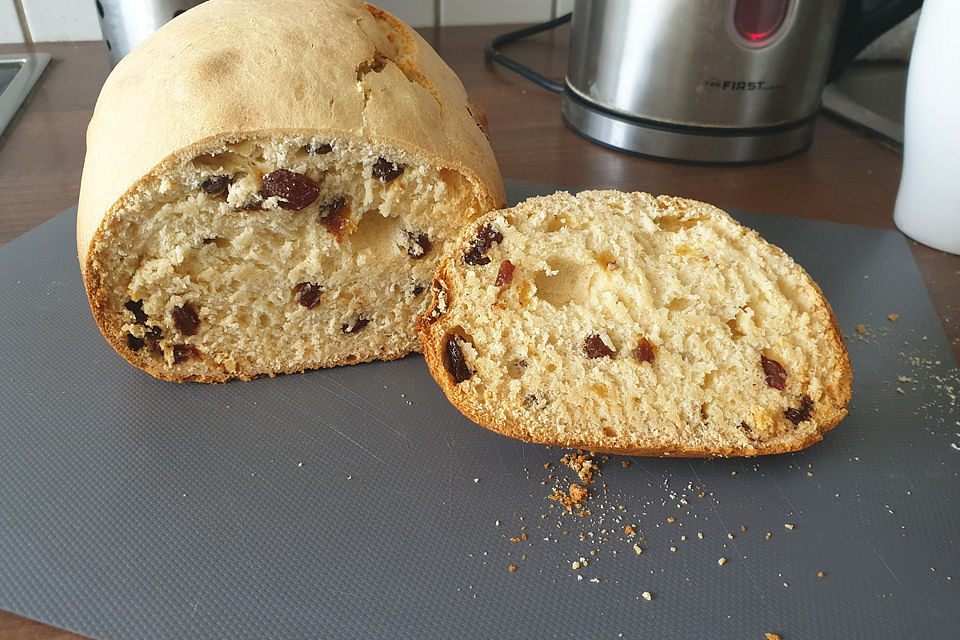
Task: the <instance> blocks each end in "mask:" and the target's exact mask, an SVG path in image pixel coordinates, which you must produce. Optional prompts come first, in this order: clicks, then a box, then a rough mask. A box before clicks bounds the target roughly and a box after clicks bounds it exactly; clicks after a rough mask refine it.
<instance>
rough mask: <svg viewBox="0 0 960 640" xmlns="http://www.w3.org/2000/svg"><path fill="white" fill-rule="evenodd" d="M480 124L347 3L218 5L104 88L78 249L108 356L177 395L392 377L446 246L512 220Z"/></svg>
mask: <svg viewBox="0 0 960 640" xmlns="http://www.w3.org/2000/svg"><path fill="white" fill-rule="evenodd" d="M484 124H485V123H484V121H483V114H482V111H481V110H480V109H479V108H478V107H476V106H475V105H470V104H469V103H468V101H467V96H466V94H465V92H464V89H463V87H462V85H461V84H460V81H459V80H458V79H457V77H456V75H455V74H454V73H453V71H451V70H450V69H449V68H448V67H447V66H446V65H445V64H444V63H443V61H442V60H441V59H440V58H439V57H438V56H437V54H436V53H435V52H434V51H433V50H432V49H431V48H430V47H429V45H427V44H426V43H425V42H424V40H423V39H422V38H420V36H418V35H417V34H416V33H415V32H414V31H413V30H411V29H410V28H409V27H407V26H406V25H404V24H403V23H401V22H400V21H399V20H397V19H396V18H394V17H393V16H391V15H389V14H387V13H385V12H384V11H381V10H380V9H377V8H376V7H373V6H371V5H367V4H364V3H359V2H352V1H348V0H274V1H271V2H263V1H262V0H211V1H209V2H206V3H204V4H202V5H200V6H199V7H197V8H195V9H191V10H190V11H188V12H186V13H185V14H183V15H182V16H180V17H178V18H176V19H174V20H173V21H172V22H170V23H169V24H167V25H166V26H164V27H163V28H162V29H160V30H159V31H158V32H157V33H155V34H154V35H152V36H151V37H150V38H148V39H147V40H146V41H145V42H144V43H143V44H142V45H141V46H139V47H138V48H137V49H136V50H135V51H133V52H132V53H131V54H130V55H128V56H127V57H126V58H124V59H123V60H122V61H121V62H120V64H119V65H118V66H117V67H116V69H115V70H114V71H113V73H111V74H110V77H109V78H108V79H107V82H106V84H105V85H104V88H103V91H102V93H101V94H100V98H99V100H98V101H97V106H96V110H95V112H94V115H93V119H92V121H91V122H90V126H89V129H88V132H87V156H86V160H85V163H84V169H83V179H82V185H81V194H80V203H79V208H78V220H77V238H78V249H79V255H80V263H81V266H82V269H83V277H84V282H85V284H86V287H87V292H88V297H89V299H90V304H91V307H92V309H93V313H94V316H95V318H96V321H97V323H98V324H99V326H100V328H101V330H102V332H103V334H104V336H106V338H107V340H108V341H109V342H110V344H111V345H113V347H114V348H115V349H116V350H117V351H118V352H119V353H120V354H121V355H122V356H123V357H124V358H126V359H127V360H129V361H130V362H131V363H133V364H135V365H136V366H138V367H141V368H143V369H145V370H147V371H148V372H150V373H151V374H153V375H155V376H157V377H161V378H166V379H172V380H200V381H222V380H227V379H230V378H242V379H249V378H252V377H255V376H259V375H274V374H277V373H283V372H291V371H300V370H303V369H305V368H315V367H326V366H333V365H341V364H350V363H355V362H363V361H367V360H372V359H377V358H379V359H390V358H396V357H399V356H403V355H404V354H406V353H408V352H410V351H411V350H419V343H418V342H417V341H416V335H415V333H414V322H415V320H416V317H417V315H418V314H419V313H420V312H421V311H423V310H424V308H425V306H426V304H427V299H428V297H429V296H428V294H427V293H425V291H426V289H427V288H429V284H430V281H431V279H432V276H433V273H434V270H435V266H436V262H437V260H438V259H439V256H440V254H441V251H442V250H443V248H444V244H445V243H446V242H447V240H448V239H453V238H455V237H456V235H457V234H458V233H459V230H460V229H461V228H462V226H463V225H464V224H465V223H466V222H468V221H469V220H471V219H473V218H476V217H477V216H479V215H480V214H482V213H484V212H486V211H488V210H490V209H494V208H497V207H499V206H503V203H504V195H503V184H502V181H501V179H500V174H499V170H498V169H497V165H496V161H495V160H494V157H493V153H492V151H491V149H490V144H489V141H488V140H487V138H486V134H485V132H484V130H483V126H484Z"/></svg>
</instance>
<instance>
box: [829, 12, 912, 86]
mask: <svg viewBox="0 0 960 640" xmlns="http://www.w3.org/2000/svg"><path fill="white" fill-rule="evenodd" d="M863 4H864V2H863V0H847V4H846V6H845V7H844V9H843V16H842V18H841V20H840V29H839V31H838V33H837V44H836V46H835V47H834V49H833V58H832V59H831V60H830V72H829V73H828V74H827V82H833V81H834V80H836V79H837V76H839V75H840V73H841V72H842V71H843V69H844V68H845V67H846V66H847V64H848V63H849V62H850V61H851V60H853V59H854V58H855V57H856V56H857V54H858V53H860V52H861V51H863V50H864V48H865V47H866V46H867V45H868V44H870V43H871V42H873V41H874V40H876V39H877V38H878V37H880V36H881V35H882V34H884V33H885V32H887V31H888V30H890V29H892V28H893V27H895V26H896V25H898V24H900V22H902V21H903V20H904V19H905V18H906V17H907V16H909V15H910V14H911V13H913V12H914V11H916V10H917V9H919V8H920V5H921V4H922V0H892V1H891V2H881V3H879V4H880V6H878V7H877V8H875V9H873V10H872V11H864V10H863Z"/></svg>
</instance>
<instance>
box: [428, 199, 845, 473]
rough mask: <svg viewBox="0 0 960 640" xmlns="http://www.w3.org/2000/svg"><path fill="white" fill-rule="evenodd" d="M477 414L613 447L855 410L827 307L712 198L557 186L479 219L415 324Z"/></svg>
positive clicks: (715, 451)
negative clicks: (558, 190) (559, 188)
mask: <svg viewBox="0 0 960 640" xmlns="http://www.w3.org/2000/svg"><path fill="white" fill-rule="evenodd" d="M418 334H419V338H420V340H421V342H422V343H423V346H424V353H425V355H426V359H427V363H428V365H429V367H430V371H431V373H432V374H433V376H434V378H436V380H437V382H439V384H440V385H441V386H442V387H443V390H444V392H445V393H446V394H447V397H448V398H449V399H450V401H451V402H452V403H453V404H454V405H455V406H456V407H457V408H458V409H459V410H460V411H461V412H463V414H464V415H466V416H467V417H468V418H470V419H471V420H473V421H475V422H477V423H478V424H480V425H482V426H484V427H487V428H489V429H492V430H494V431H497V432H499V433H502V434H504V435H508V436H512V437H515V438H520V439H523V440H529V441H533V442H539V443H545V444H554V445H561V446H566V447H576V448H582V449H590V450H594V451H604V452H612V453H623V454H636V455H663V456H752V455H760V454H770V453H781V452H785V451H795V450H798V449H802V448H804V447H806V446H808V445H810V444H812V443H814V442H817V441H819V440H820V439H821V438H822V437H823V434H824V433H825V432H826V431H828V430H829V429H831V428H832V427H833V426H835V425H836V424H837V423H838V422H840V420H841V419H843V417H844V416H845V415H846V414H847V411H846V409H845V407H846V405H847V403H848V402H849V400H850V382H851V378H852V372H851V368H850V362H849V359H848V357H847V351H846V347H845V346H844V344H843V340H842V337H841V334H840V330H839V328H838V327H837V323H836V319H835V317H834V315H833V312H832V310H831V308H830V305H829V304H828V303H827V301H826V300H825V299H824V297H823V294H822V292H821V291H820V289H819V287H817V285H816V284H815V283H814V282H813V280H812V279H811V278H810V276H809V275H807V273H806V272H805V271H804V270H803V269H802V268H801V267H799V266H798V265H797V264H796V263H795V262H794V261H793V260H792V259H791V258H790V257H789V256H788V255H786V254H785V253H784V252H783V251H781V250H780V249H779V248H777V247H775V246H773V245H771V244H769V243H767V242H766V241H764V240H763V239H762V238H761V237H760V236H759V235H758V234H757V233H756V232H754V231H752V230H750V229H747V228H745V227H743V226H741V225H739V224H738V223H737V222H736V221H734V220H733V219H732V218H730V217H729V216H728V215H727V214H726V213H724V212H723V211H721V210H720V209H717V208H716V207H713V206H711V205H708V204H704V203H701V202H694V201H691V200H685V199H682V198H673V197H666V196H660V197H654V196H651V195H649V194H646V193H620V192H616V191H587V192H583V193H580V194H579V195H576V196H574V195H571V194H569V193H564V192H561V193H556V194H553V195H551V196H546V197H541V198H531V199H530V200H527V201H526V202H524V203H522V204H520V205H518V206H516V207H513V208H511V209H505V210H502V211H494V212H491V213H488V214H486V215H484V216H482V217H481V218H480V219H479V220H477V221H476V222H473V223H471V224H470V225H469V226H468V228H467V229H466V230H465V231H464V232H463V233H462V234H461V236H460V238H459V239H458V240H457V241H456V242H454V243H451V244H450V245H449V246H448V250H447V251H446V252H445V254H444V256H443V258H442V259H441V261H440V265H439V268H438V271H437V275H436V278H435V279H434V283H433V300H432V302H431V304H430V308H429V310H428V311H427V313H425V314H424V315H423V316H422V317H421V319H420V320H419V322H418Z"/></svg>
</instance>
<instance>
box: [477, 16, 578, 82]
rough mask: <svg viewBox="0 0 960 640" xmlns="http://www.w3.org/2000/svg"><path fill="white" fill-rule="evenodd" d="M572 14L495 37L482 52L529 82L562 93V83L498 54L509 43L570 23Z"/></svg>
mask: <svg viewBox="0 0 960 640" xmlns="http://www.w3.org/2000/svg"><path fill="white" fill-rule="evenodd" d="M572 15H573V14H572V13H565V14H563V15H562V16H558V17H556V18H554V19H553V20H547V21H546V22H541V23H540V24H535V25H533V26H532V27H525V28H523V29H518V30H516V31H511V32H510V33H505V34H503V35H502V36H497V37H496V38H494V39H493V40H491V41H490V42H488V43H487V46H486V47H485V48H484V51H485V52H486V54H487V57H488V58H490V59H491V60H492V61H494V62H496V63H497V64H499V65H503V66H504V67H506V68H507V69H510V70H511V71H514V72H516V73H519V74H520V75H521V76H523V77H524V78H526V79H527V80H530V81H531V82H533V83H535V84H537V85H539V86H541V87H543V88H544V89H546V90H547V91H552V92H554V93H563V91H564V87H563V83H562V82H558V81H556V80H552V79H550V78H547V77H546V76H543V75H540V74H539V73H537V72H536V71H534V70H533V69H531V68H530V67H528V66H526V65H522V64H520V63H519V62H517V61H516V60H514V59H513V58H508V57H507V56H505V55H503V54H502V53H500V47H502V46H504V45H507V44H510V43H511V42H516V41H517V40H522V39H523V38H526V37H527V36H532V35H535V34H538V33H543V32H544V31H549V30H550V29H553V28H555V27H559V26H560V25H562V24H566V23H568V22H570V17H571V16H572Z"/></svg>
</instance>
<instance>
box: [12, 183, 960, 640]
mask: <svg viewBox="0 0 960 640" xmlns="http://www.w3.org/2000/svg"><path fill="white" fill-rule="evenodd" d="M509 188H510V194H511V196H512V199H513V200H516V199H517V198H520V197H522V196H525V195H530V194H534V193H537V192H542V190H543V188H542V187H541V186H535V185H529V184H523V183H511V184H510V185H509ZM736 217H737V218H739V219H740V220H742V221H743V222H745V223H746V224H747V225H749V226H752V227H754V228H756V229H757V230H759V231H760V232H761V233H762V234H763V235H764V236H765V237H766V238H768V239H769V240H771V241H773V242H775V243H777V244H779V245H781V246H782V247H783V248H784V249H786V250H787V251H788V252H789V253H791V254H792V255H793V256H794V257H795V258H796V259H797V261H798V262H799V263H800V264H802V265H803V266H804V267H806V268H807V269H808V270H809V271H810V272H811V274H812V275H813V277H814V278H815V279H816V280H817V281H818V282H819V283H820V284H821V285H822V287H823V290H824V292H825V293H826V296H827V298H828V299H829V300H830V302H831V303H832V304H833V305H834V308H835V309H836V312H837V315H838V317H839V320H840V325H841V327H842V328H843V330H844V332H845V333H846V334H847V335H848V345H849V348H850V356H851V359H852V361H853V367H854V372H855V378H854V394H853V403H852V405H851V407H850V416H849V417H848V418H847V419H846V420H845V421H844V422H843V423H841V424H840V426H839V427H837V428H836V429H835V430H834V431H833V432H831V433H830V434H829V435H828V436H827V438H826V440H825V441H824V442H822V443H820V444H818V445H815V446H814V447H812V448H810V449H808V450H807V451H805V452H802V453H797V454H789V455H782V456H776V457H770V458H764V459H753V460H690V461H687V460H660V459H641V458H636V459H632V460H631V461H630V466H629V467H623V466H622V464H621V463H622V462H623V461H624V460H625V459H622V458H618V457H615V456H611V457H610V459H609V460H602V459H601V460H600V462H601V466H602V468H603V472H602V474H601V475H600V481H599V482H597V483H596V484H593V485H591V491H592V492H593V494H594V497H593V498H592V499H591V501H590V502H589V503H588V504H589V509H590V512H591V513H590V515H584V516H569V515H568V516H564V515H563V514H562V511H561V509H560V508H559V507H558V506H557V505H556V504H555V503H553V502H551V501H549V500H547V499H546V496H547V495H548V494H549V493H550V491H551V490H552V489H553V488H554V487H555V486H566V484H567V483H569V481H570V480H571V479H572V478H573V475H572V473H571V472H570V471H569V470H568V469H566V468H564V467H562V465H560V464H559V459H560V456H561V455H562V453H563V452H562V451H560V450H558V449H555V448H554V449H548V448H546V447H542V446H538V445H530V444H523V443H520V442H516V441H513V440H510V439H507V438H504V437H501V436H498V435H495V434H493V433H490V432H488V431H486V430H484V429H482V428H480V427H477V426H475V425H473V424H471V423H470V422H468V421H467V420H466V419H464V418H463V417H461V416H460V414H458V413H457V412H456V411H455V410H454V409H453V408H452V407H450V406H449V405H448V404H447V402H446V401H445V399H444V397H443V395H442V394H441V393H440V391H439V390H438V388H437V387H436V386H435V384H434V383H433V381H432V380H431V379H430V377H429V374H428V373H427V370H426V367H425V366H424V364H423V362H422V359H421V358H420V357H419V356H411V357H409V358H406V359H404V360H401V361H397V362H389V363H374V364H365V365H358V366H354V367H346V368H341V369H335V370H325V371H315V372H310V373H307V374H304V375H292V376H286V377H280V378H276V379H264V380H257V381H254V382H249V383H232V384H225V385H217V386H203V385H199V384H182V385H178V384H173V383H166V382H161V381H158V380H154V379H153V378H151V377H150V376H148V375H147V374H145V373H143V372H141V371H139V370H137V369H134V368H132V367H131V366H129V365H127V364H126V363H125V362H123V361H122V360H121V359H120V358H119V357H118V356H117V355H116V354H115V353H114V352H113V351H112V350H111V349H110V347H109V346H108V345H107V344H106V342H105V341H104V340H103V339H102V338H101V336H100V334H99V333H98V331H97V329H96V327H95V326H94V323H93V321H92V320H91V317H90V312H89V309H88V308H87V304H86V299H85V297H84V294H83V288H82V286H81V281H80V275H79V271H78V267H77V264H76V258H75V257H74V235H73V233H74V231H73V225H74V211H67V212H65V213H63V214H62V215H60V216H59V217H57V218H55V219H53V220H52V221H50V222H48V223H46V224H44V225H42V226H41V227H39V228H37V229H36V230H34V231H32V232H30V233H28V234H26V235H25V236H23V237H21V238H19V239H17V240H15V241H13V242H11V243H10V244H8V245H7V246H5V247H3V248H2V249H0V416H2V418H0V420H2V422H0V609H6V610H9V611H13V612H15V613H18V614H20V615H24V616H27V617H30V618H35V619H38V620H41V621H43V622H47V623H51V624H54V625H57V626H60V627H65V628H67V629H70V630H73V631H77V632H79V633H82V634H86V635H89V636H92V637H95V638H139V637H144V638H187V637H190V638H241V637H242V638H266V637H336V638H387V637H391V638H459V637H496V638H549V637H590V638H595V639H598V638H619V637H620V634H622V637H624V638H684V639H686V638H738V639H739V638H757V639H761V640H762V639H763V638H764V634H765V633H776V634H779V635H780V637H781V638H783V640H792V639H799V638H818V639H820V638H845V639H847V638H871V640H876V639H885V638H897V639H900V638H907V637H923V638H956V637H957V635H958V633H960V631H958V629H960V544H958V536H960V533H958V532H960V491H958V487H960V477H958V473H960V450H957V448H956V446H951V444H952V443H953V444H957V443H960V424H958V423H957V421H958V420H960V409H958V400H957V396H956V394H957V393H958V387H960V385H958V375H957V369H956V367H955V363H954V360H953V357H952V355H951V352H950V349H949V348H948V345H947V342H946V339H945V337H944V334H943V332H942V330H941V328H940V325H939V322H938V321H937V318H936V317H935V315H934V311H933V308H932V307H931V305H930V301H929V299H928V297H927V293H926V291H925V288H924V285H923V283H922V281H921V279H920V276H919V273H918V271H917V267H916V265H915V263H914V261H913V259H912V257H911V254H910V251H909V249H908V247H907V245H906V243H905V242H904V240H903V237H902V236H901V235H900V234H898V233H896V232H893V231H882V230H872V229H864V228H858V227H852V226H843V225H837V224H830V223H823V222H810V221H800V220H796V219H790V218H783V217H778V216H773V215H762V214H754V213H738V214H736ZM866 276H869V278H867V277H866ZM890 313H897V314H899V316H900V317H899V320H898V321H897V322H891V321H889V320H888V319H887V315H888V314H890ZM858 324H861V325H863V326H864V330H865V331H866V332H867V333H865V334H862V333H858V332H857V331H856V326H857V325H858ZM957 446H960V445H957ZM545 463H551V468H550V469H545V468H544V464H545ZM551 476H552V477H551ZM838 494H839V495H838ZM542 516H545V517H542ZM669 518H673V519H674V521H673V522H669V520H668V519H669ZM498 522H499V525H497V523H498ZM628 524H630V525H633V526H634V527H636V530H637V535H636V537H629V536H627V535H625V534H624V528H625V526H626V525H628ZM785 524H792V525H794V528H793V529H792V530H790V529H787V528H786V527H785V526H784V525H785ZM524 527H526V528H524ZM742 527H745V529H746V530H743V529H742ZM768 532H769V533H770V534H771V535H770V537H769V539H767V536H766V534H767V533H768ZM581 534H582V537H581ZM698 534H702V535H703V537H702V539H701V538H700V537H699V535H698ZM728 534H732V535H733V536H734V537H733V538H732V539H731V538H729V537H728ZM522 535H526V536H527V539H526V540H522V539H521V540H520V541H519V542H512V541H511V540H510V538H521V537H522ZM684 536H685V538H686V539H684V538H683V537H684ZM641 537H642V538H645V539H644V540H641ZM634 544H639V546H640V547H641V548H642V549H643V553H642V555H637V554H636V553H635V551H634ZM671 547H672V548H674V549H675V551H673V550H671ZM581 557H583V558H584V559H585V560H586V561H587V562H586V564H585V566H581V567H580V568H579V569H577V570H574V569H572V563H573V562H574V561H579V559H580V558H581ZM721 557H722V558H726V562H725V564H723V565H722V566H721V565H719V564H718V560H719V559H720V558H721ZM510 565H514V566H516V567H517V569H516V571H515V572H510V571H508V567H509V566H510ZM821 571H822V572H823V574H824V575H823V577H822V578H820V577H818V575H817V574H818V572H821ZM644 591H647V592H650V593H651V594H652V600H651V601H646V600H645V599H644V598H642V597H641V594H642V593H643V592H644Z"/></svg>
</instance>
